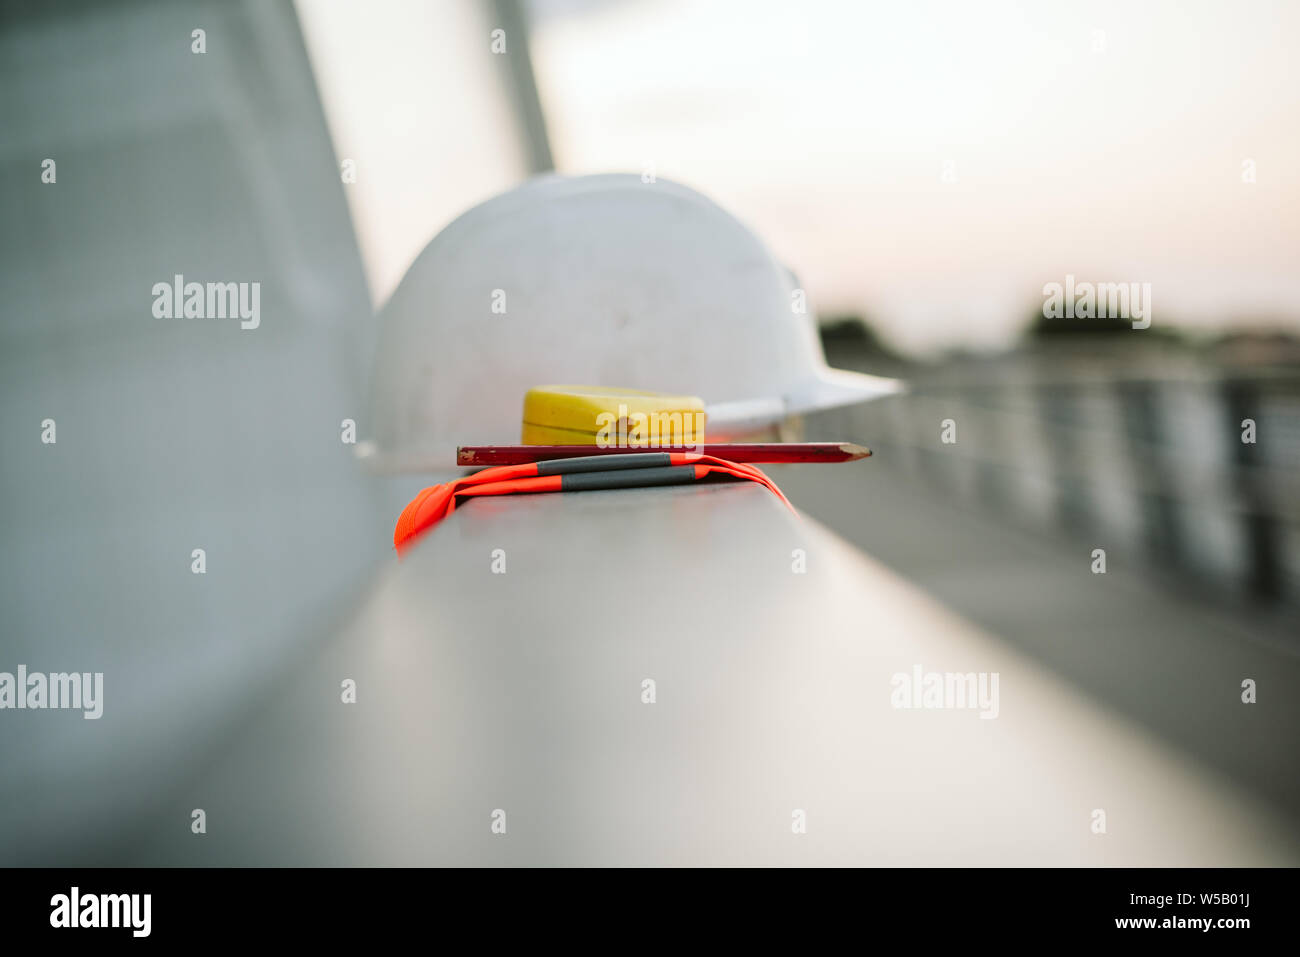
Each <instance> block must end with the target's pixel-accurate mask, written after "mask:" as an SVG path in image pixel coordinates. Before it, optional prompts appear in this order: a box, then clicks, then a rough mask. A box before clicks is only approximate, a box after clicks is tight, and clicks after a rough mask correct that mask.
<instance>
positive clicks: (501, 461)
mask: <svg viewBox="0 0 1300 957" xmlns="http://www.w3.org/2000/svg"><path fill="white" fill-rule="evenodd" d="M638 452H698V453H700V454H701V455H712V456H714V457H716V458H720V459H727V460H728V461H731V462H761V463H771V462H852V461H853V460H855V459H861V458H866V457H867V456H868V455H870V454H871V449H868V448H866V447H865V446H861V445H854V444H853V443H851V442H758V443H746V442H731V443H715V444H713V445H709V444H705V445H703V446H699V447H696V448H694V449H687V448H682V447H680V446H673V447H671V448H669V447H667V446H664V447H662V448H647V449H628V448H618V447H616V446H612V447H609V448H601V447H600V446H597V445H462V446H461V447H460V448H458V449H456V464H457V465H469V466H475V467H477V466H481V465H522V464H524V463H526V462H545V461H548V460H550V459H574V458H581V457H583V456H587V455H628V454H635V453H638Z"/></svg>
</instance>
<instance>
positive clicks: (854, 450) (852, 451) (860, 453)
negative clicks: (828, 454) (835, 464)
mask: <svg viewBox="0 0 1300 957" xmlns="http://www.w3.org/2000/svg"><path fill="white" fill-rule="evenodd" d="M840 451H841V452H843V453H844V454H845V455H847V456H849V461H850V462H852V461H853V460H854V459H865V458H866V457H867V456H869V455H870V454H871V449H869V448H867V447H866V446H865V445H855V444H854V443H852V442H841V443H840Z"/></svg>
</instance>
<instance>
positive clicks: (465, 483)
mask: <svg viewBox="0 0 1300 957" xmlns="http://www.w3.org/2000/svg"><path fill="white" fill-rule="evenodd" d="M672 464H673V465H693V466H695V477H696V478H697V479H702V478H705V477H706V476H708V475H727V476H731V477H732V478H737V479H743V480H745V481H750V482H758V483H759V484H760V485H762V486H763V487H764V488H767V489H768V490H770V491H771V492H772V494H774V495H775V496H776V497H777V498H779V499H780V500H781V501H782V502H784V503H785V505H786V507H787V508H789V509H790V510H791V511H794V506H793V505H791V504H790V502H789V500H788V499H787V498H786V497H785V496H784V495H782V494H781V490H780V489H779V488H777V487H776V483H774V482H773V481H772V480H771V479H770V478H768V477H767V476H766V475H765V474H763V472H762V471H761V470H760V469H759V468H757V467H756V466H753V465H749V464H747V463H743V462H730V461H727V460H726V459H719V458H715V457H714V456H711V455H694V454H687V453H676V452H675V453H673V455H672ZM631 471H636V470H635V469H633V470H631ZM563 479H564V476H563V475H538V474H537V463H535V462H529V463H525V464H523V465H500V466H497V467H495V468H487V469H483V470H482V471H480V472H475V473H474V474H473V475H467V476H465V477H464V478H461V479H457V480H456V481H454V482H444V483H442V484H441V485H430V486H429V487H428V488H426V489H422V490H421V491H420V493H419V494H418V495H416V496H415V498H413V499H411V502H410V504H409V505H407V506H406V508H404V509H402V514H401V515H400V516H399V517H398V519H397V527H396V528H394V529H393V547H394V548H396V549H397V553H398V554H399V555H400V554H402V553H403V552H404V551H405V550H406V549H407V548H409V547H410V546H411V545H413V544H414V543H415V540H416V539H417V538H419V537H420V536H421V535H422V534H424V533H425V532H427V531H428V530H429V529H430V528H432V527H433V526H434V525H436V524H438V523H439V522H440V521H442V520H443V519H444V518H446V517H447V516H448V515H450V514H451V513H452V512H453V511H455V510H456V500H457V499H458V498H462V497H471V496H478V495H518V494H528V493H534V492H560V491H563V487H562V483H563Z"/></svg>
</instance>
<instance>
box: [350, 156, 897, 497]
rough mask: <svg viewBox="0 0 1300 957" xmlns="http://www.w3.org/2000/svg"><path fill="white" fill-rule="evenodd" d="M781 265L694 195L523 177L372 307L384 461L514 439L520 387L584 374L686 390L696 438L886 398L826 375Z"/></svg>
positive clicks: (594, 179)
mask: <svg viewBox="0 0 1300 957" xmlns="http://www.w3.org/2000/svg"><path fill="white" fill-rule="evenodd" d="M794 292H795V287H794V282H793V280H792V277H791V275H790V273H789V272H788V271H787V270H786V269H784V268H783V267H782V266H781V265H780V264H779V263H778V262H777V261H776V260H775V259H773V258H772V254H771V253H769V252H768V250H767V249H766V247H764V245H763V244H762V243H761V242H760V241H759V240H758V238H757V237H756V236H755V235H754V234H753V233H752V232H751V231H750V230H749V229H748V228H747V227H745V226H744V225H743V224H742V223H741V222H740V221H739V220H737V219H736V218H735V217H733V216H731V215H730V214H729V213H727V212H725V211H723V210H722V209H721V208H719V207H718V206H717V205H715V204H714V203H712V202H711V201H709V200H708V199H706V198H704V197H703V196H701V195H700V194H699V193H697V192H695V191H694V190H691V189H687V188H686V187H684V186H680V185H678V184H675V183H670V182H667V181H664V180H657V181H655V182H653V183H646V182H643V181H642V180H641V178H640V177H639V176H636V175H634V174H612V175H600V176H582V177H576V178H567V177H560V176H547V177H542V178H539V179H536V180H532V181H530V182H528V183H525V184H524V185H522V186H520V187H518V188H516V189H513V190H511V191H509V192H507V193H504V194H502V195H500V196H497V197H495V198H494V199H491V200H488V201H487V202H485V203H483V204H481V205H479V206H476V207H474V208H473V209H471V210H469V211H468V212H466V213H464V214H463V215H461V216H460V217H459V218H458V219H456V220H455V221H454V222H452V223H451V224H450V225H448V226H447V227H446V228H445V229H443V230H442V232H440V233H439V234H438V235H437V236H435V237H434V238H433V240H432V241H431V242H430V243H429V245H428V246H427V247H426V248H425V249H424V251H423V252H422V253H421V254H420V256H419V257H418V258H417V259H416V260H415V262H414V263H412V264H411V268H410V269H409V270H408V271H407V273H406V276H405V278H403V280H402V282H401V284H400V285H399V286H398V288H397V291H396V292H394V293H393V296H392V298H391V299H390V300H389V302H388V304H387V305H386V306H385V307H384V309H383V311H382V313H381V321H382V329H381V333H380V341H379V347H378V351H377V354H376V366H375V373H374V381H373V405H372V421H373V425H374V429H375V434H374V438H373V440H372V441H370V442H367V443H365V444H364V446H363V450H362V454H363V455H364V456H366V457H367V458H368V459H370V460H371V462H372V463H373V464H374V466H375V467H377V468H379V469H381V470H383V471H405V470H408V469H427V468H430V467H434V466H437V465H446V464H447V463H449V462H450V461H451V459H452V456H453V455H454V452H455V447H456V446H457V445H492V444H510V443H516V442H518V441H519V428H520V412H521V408H522V402H523V397H524V393H525V392H527V391H528V390H529V389H530V388H533V387H534V386H538V385H541V384H544V383H549V382H580V383H587V384H591V385H602V386H619V387H626V388H633V389H644V390H647V391H655V392H670V393H680V394H687V395H697V396H700V397H701V398H703V399H704V401H705V403H706V408H707V410H708V413H709V416H708V425H707V433H706V434H707V437H708V439H709V440H710V441H718V440H725V439H726V438H727V437H728V435H729V434H736V433H738V432H740V431H742V430H745V429H750V428H755V427H761V426H764V425H770V424H773V423H777V422H780V421H782V420H784V419H785V418H787V417H788V416H791V415H797V414H800V413H803V412H809V411H813V410H816V409H825V408H830V407H833V406H837V405H846V404H849V403H853V402H860V401H863V400H865V399H872V398H876V397H878V396H881V395H886V394H889V393H892V392H896V391H898V388H899V384H898V383H897V382H896V381H895V380H893V379H882V378H878V377H875V376H868V375H862V374H859V373H855V372H845V371H840V370H835V369H830V368H828V367H827V365H826V360H825V356H824V354H823V353H822V348H821V341H820V339H819V337H818V335H817V330H816V326H815V321H814V319H813V318H812V317H811V316H810V315H808V314H806V313H803V312H800V311H797V310H796V308H795V300H794V296H793V294H794Z"/></svg>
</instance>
